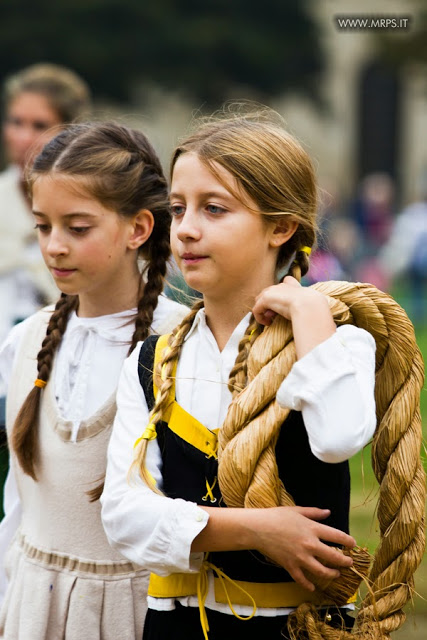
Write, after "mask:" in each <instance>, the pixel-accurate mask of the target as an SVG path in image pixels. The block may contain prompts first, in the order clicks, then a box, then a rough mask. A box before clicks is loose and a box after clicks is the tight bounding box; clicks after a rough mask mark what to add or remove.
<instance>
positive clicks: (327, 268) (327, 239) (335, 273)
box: [304, 179, 361, 284]
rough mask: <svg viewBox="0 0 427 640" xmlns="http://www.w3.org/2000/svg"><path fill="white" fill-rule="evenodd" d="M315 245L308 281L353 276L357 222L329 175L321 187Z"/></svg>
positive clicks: (357, 245) (357, 250) (357, 254)
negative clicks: (345, 205) (348, 211)
mask: <svg viewBox="0 0 427 640" xmlns="http://www.w3.org/2000/svg"><path fill="white" fill-rule="evenodd" d="M320 202H321V204H320V207H321V210H320V213H319V231H318V246H317V248H316V250H315V251H313V253H312V255H311V258H310V268H309V271H308V273H307V275H306V276H305V278H304V282H305V283H307V284H313V283H315V282H320V281H324V280H353V271H354V269H355V265H356V264H357V261H358V259H359V257H360V253H361V238H360V233H359V231H358V228H357V225H356V223H355V222H354V221H353V220H351V219H350V218H349V217H348V213H347V211H346V210H345V208H344V204H343V200H342V197H341V195H340V194H339V192H338V188H337V187H336V185H335V184H334V183H333V182H332V180H330V179H328V180H326V181H325V182H324V185H323V188H322V189H321V197H320Z"/></svg>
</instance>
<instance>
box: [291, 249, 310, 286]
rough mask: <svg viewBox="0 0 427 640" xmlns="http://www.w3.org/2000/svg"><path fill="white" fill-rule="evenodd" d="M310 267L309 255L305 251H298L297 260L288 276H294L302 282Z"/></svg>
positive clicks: (292, 264) (295, 259)
mask: <svg viewBox="0 0 427 640" xmlns="http://www.w3.org/2000/svg"><path fill="white" fill-rule="evenodd" d="M309 266H310V261H309V258H308V255H307V254H306V252H305V251H297V252H296V254H295V258H294V260H293V262H292V263H291V265H290V267H289V270H288V273H287V274H286V275H288V276H293V277H294V278H295V279H296V280H298V282H301V278H302V277H303V276H305V274H306V273H307V271H308V269H309Z"/></svg>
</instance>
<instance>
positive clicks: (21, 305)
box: [0, 64, 90, 393]
mask: <svg viewBox="0 0 427 640" xmlns="http://www.w3.org/2000/svg"><path fill="white" fill-rule="evenodd" d="M89 106H90V93H89V89H88V87H87V85H86V83H85V82H84V81H83V80H82V79H81V78H80V77H79V76H78V75H77V74H75V73H74V72H73V71H70V70H69V69H66V68H64V67H60V66H57V65H53V64H35V65H32V66H30V67H27V68H25V69H23V70H22V71H19V72H18V73H16V74H14V75H12V76H10V77H9V78H7V79H6V81H5V82H4V87H3V114H2V115H3V123H2V132H3V142H4V155H5V158H6V161H7V163H8V166H7V168H6V169H5V170H4V171H3V172H2V173H0V343H1V342H2V341H3V339H4V338H5V337H6V335H7V334H8V332H9V330H10V328H11V326H13V325H14V324H15V323H16V322H17V321H19V320H22V319H23V318H25V317H27V316H28V315H30V314H32V313H34V311H36V310H37V309H38V308H39V307H40V306H41V305H42V304H45V303H46V302H50V301H51V300H55V299H56V298H57V295H58V290H57V288H56V286H55V284H54V282H53V279H52V278H51V276H50V274H49V272H48V271H47V269H46V267H45V265H44V262H43V259H42V257H41V254H40V250H39V247H38V243H37V240H36V235H35V231H34V222H33V220H32V216H31V210H30V204H29V200H28V196H27V193H26V189H25V184H24V170H25V166H26V164H27V163H30V162H31V161H32V159H33V158H34V157H35V156H36V155H37V154H38V152H39V151H41V149H42V147H43V146H44V144H45V143H46V142H48V140H50V139H51V138H52V137H53V136H54V135H55V134H56V133H58V129H59V128H60V127H61V126H62V125H64V124H66V123H69V122H72V121H74V120H76V119H80V118H82V116H84V115H85V114H86V113H88V111H89ZM0 393H1V392H0Z"/></svg>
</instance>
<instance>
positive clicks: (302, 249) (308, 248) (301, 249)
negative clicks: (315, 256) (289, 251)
mask: <svg viewBox="0 0 427 640" xmlns="http://www.w3.org/2000/svg"><path fill="white" fill-rule="evenodd" d="M298 251H303V252H304V253H306V254H307V255H308V256H309V255H310V253H311V247H300V248H299V249H298ZM298 251H297V253H298Z"/></svg>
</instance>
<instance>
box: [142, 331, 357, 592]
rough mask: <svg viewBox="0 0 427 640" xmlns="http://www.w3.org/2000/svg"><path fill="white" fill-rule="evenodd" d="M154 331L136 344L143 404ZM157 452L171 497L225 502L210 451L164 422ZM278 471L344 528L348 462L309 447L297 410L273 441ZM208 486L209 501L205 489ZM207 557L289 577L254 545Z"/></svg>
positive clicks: (257, 578) (245, 572) (307, 502)
mask: <svg viewBox="0 0 427 640" xmlns="http://www.w3.org/2000/svg"><path fill="white" fill-rule="evenodd" d="M157 340H158V336H150V337H149V338H147V340H145V342H144V344H143V345H142V347H141V351H140V355H139V359H138V375H139V379H140V382H141V385H142V388H143V390H144V395H145V398H146V401H147V405H148V408H149V409H150V410H151V408H152V407H153V405H154V394H153V377H152V373H151V372H152V371H153V363H154V353H155V345H156V343H157ZM157 439H158V443H159V446H160V451H161V455H162V462H163V468H162V476H163V491H164V493H165V494H166V495H167V496H169V497H171V498H183V499H185V500H189V501H191V502H196V503H197V504H199V505H201V506H209V507H226V505H225V503H224V501H223V500H222V497H221V493H220V490H219V486H218V482H217V481H216V476H217V468H218V461H217V459H216V458H215V457H214V456H208V455H206V452H203V451H200V450H199V449H198V448H196V447H195V446H193V445H192V444H190V443H189V442H188V441H186V440H184V439H183V438H181V437H179V436H178V435H177V434H176V433H174V432H173V431H172V430H171V429H169V428H168V424H167V423H165V422H162V423H161V424H160V425H158V426H157ZM276 460H277V465H278V469H279V476H280V479H281V480H282V482H283V484H284V486H285V487H286V490H287V491H288V492H289V493H290V494H291V496H292V497H293V499H294V501H295V504H297V505H298V506H309V507H319V508H325V509H326V508H327V509H330V511H331V515H330V517H329V518H328V519H327V520H324V521H323V522H324V523H325V524H328V525H330V526H332V527H336V528H337V529H341V530H342V531H345V532H346V533H348V530H349V523H348V513H349V502H350V473H349V466H348V462H340V463H338V464H329V463H326V462H322V461H321V460H319V459H318V458H316V457H315V456H314V455H313V453H312V452H311V449H310V446H309V442H308V437H307V432H306V430H305V426H304V422H303V419H302V415H301V413H300V412H297V411H291V412H290V414H289V416H288V418H287V419H286V420H285V422H284V423H283V425H282V428H281V432H280V436H279V438H278V441H277V445H276ZM207 483H208V485H209V487H211V488H212V494H213V496H214V501H213V502H212V501H211V497H210V495H209V492H207ZM209 561H210V562H212V563H213V564H214V565H216V566H217V567H219V568H220V569H222V570H223V571H224V572H225V573H226V574H227V575H228V576H230V577H231V578H233V579H236V580H243V581H247V582H264V583H267V582H268V583H272V582H289V581H292V578H291V576H290V575H289V574H288V573H287V571H285V570H284V569H282V568H281V567H278V566H276V565H273V564H272V563H270V562H268V560H266V558H265V557H264V556H263V555H262V554H260V553H259V552H258V551H224V552H214V553H210V554H209Z"/></svg>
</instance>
